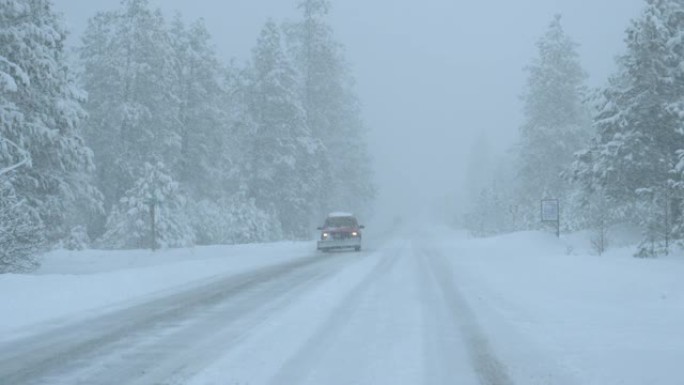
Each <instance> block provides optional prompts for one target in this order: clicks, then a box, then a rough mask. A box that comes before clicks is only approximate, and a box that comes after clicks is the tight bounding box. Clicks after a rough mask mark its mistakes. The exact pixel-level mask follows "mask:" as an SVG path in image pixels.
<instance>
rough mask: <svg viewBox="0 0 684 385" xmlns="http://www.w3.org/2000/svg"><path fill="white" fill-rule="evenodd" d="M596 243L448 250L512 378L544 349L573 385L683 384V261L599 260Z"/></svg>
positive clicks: (506, 243)
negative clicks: (510, 364) (509, 364)
mask: <svg viewBox="0 0 684 385" xmlns="http://www.w3.org/2000/svg"><path fill="white" fill-rule="evenodd" d="M589 244H590V242H589V235H588V234H575V235H571V236H566V237H562V238H561V239H560V240H559V239H556V238H555V237H553V236H551V235H548V234H543V233H534V232H530V233H517V234H510V235H506V236H501V237H495V238H489V239H479V240H470V241H468V242H463V241H462V240H458V239H454V240H447V241H443V242H442V245H441V246H442V247H440V249H441V250H444V252H446V253H449V255H448V257H449V259H450V261H451V263H452V264H453V268H454V274H455V276H456V277H457V279H458V281H459V282H461V287H462V290H463V291H464V293H463V294H464V297H465V298H468V300H469V302H471V306H472V307H473V309H474V310H475V312H476V313H477V315H478V317H479V318H480V320H481V323H482V324H483V325H484V327H485V328H486V329H487V332H488V335H489V336H490V339H491V341H492V342H493V343H494V344H495V345H497V346H498V348H499V349H500V350H501V351H502V352H503V355H505V356H506V355H507V356H508V357H506V358H509V359H504V361H505V362H513V363H516V365H517V366H519V367H517V368H516V367H515V365H513V367H512V368H511V371H512V372H513V373H516V371H517V372H519V373H522V372H525V371H528V373H529V367H528V368H523V367H524V366H529V365H535V363H531V362H525V360H524V359H523V357H525V356H526V355H528V356H529V357H538V356H539V354H537V353H540V352H541V353H542V356H546V357H555V358H554V360H555V361H557V362H556V364H558V365H559V367H560V368H562V369H563V370H564V371H565V373H566V374H567V375H568V378H572V379H573V380H571V381H568V382H569V383H580V384H597V385H598V384H601V385H606V384H634V385H637V384H675V383H679V380H680V378H678V375H676V373H678V372H679V370H678V368H679V366H680V365H681V360H682V358H683V357H684V338H682V336H683V334H682V325H684V279H682V277H684V258H681V257H678V256H671V257H666V258H661V259H649V260H643V259H636V258H633V257H632V255H633V253H634V247H633V246H624V247H620V248H614V249H611V250H609V252H608V253H607V254H604V255H603V256H601V257H599V256H596V255H591V254H590V247H589V246H588V245H589ZM529 341H532V344H530V343H528V342H529ZM532 351H534V352H536V353H535V354H530V352H532ZM537 364H538V363H537ZM538 375H539V376H541V377H543V375H544V373H538ZM549 375H550V373H549ZM556 375H557V373H556V374H554V378H555V376H556ZM527 380H529V378H527ZM553 383H560V381H554V382H553Z"/></svg>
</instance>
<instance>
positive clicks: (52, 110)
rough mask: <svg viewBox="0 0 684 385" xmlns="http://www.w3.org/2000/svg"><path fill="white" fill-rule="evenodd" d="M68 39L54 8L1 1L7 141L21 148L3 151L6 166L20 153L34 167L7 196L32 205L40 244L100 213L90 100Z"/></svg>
mask: <svg viewBox="0 0 684 385" xmlns="http://www.w3.org/2000/svg"><path fill="white" fill-rule="evenodd" d="M65 39H66V31H65V29H64V27H63V25H62V23H61V21H60V19H59V18H58V17H57V16H56V14H55V12H54V11H53V9H52V3H51V2H50V1H48V0H5V1H1V2H0V89H1V92H0V140H2V138H4V139H8V140H10V141H11V142H12V143H14V144H16V146H7V143H8V142H4V143H2V144H0V161H1V162H3V165H7V164H8V163H10V164H11V163H12V162H13V161H15V160H16V159H17V157H18V156H21V155H20V154H19V153H18V152H17V151H20V150H18V149H19V148H20V149H22V150H21V151H25V152H27V153H28V154H29V155H30V167H22V168H19V169H16V170H14V171H13V172H12V175H11V178H10V179H9V180H5V181H3V182H2V183H5V184H6V183H10V184H11V187H6V188H5V192H6V193H7V194H9V195H6V194H3V196H14V197H16V202H15V203H21V204H23V205H25V206H24V207H23V209H24V210H26V211H31V213H30V214H29V216H30V217H31V219H30V220H29V222H30V223H32V225H31V226H37V227H40V228H43V229H44V232H43V233H41V234H35V237H38V238H41V237H43V236H44V237H45V238H46V239H47V240H48V241H49V242H50V243H55V242H57V241H58V240H59V239H61V238H62V237H65V236H66V235H67V234H68V232H69V230H70V229H71V227H72V226H74V225H76V224H79V223H82V222H84V221H85V217H86V216H87V215H88V213H89V212H92V211H97V210H99V207H100V206H99V205H100V201H99V193H98V192H97V190H96V189H95V188H94V187H93V185H92V183H91V180H90V179H91V172H92V171H93V168H94V165H93V161H92V156H93V155H92V152H91V150H90V149H89V148H88V147H87V146H86V145H85V143H84V141H83V140H82V139H81V136H80V124H81V121H82V120H83V118H84V117H85V112H84V110H83V108H82V103H83V101H84V93H83V92H82V91H81V90H80V89H78V88H77V87H76V86H75V85H74V82H73V80H72V77H71V76H72V73H71V71H70V69H69V68H68V67H67V65H66V59H65V53H64V40H65ZM12 147H15V148H12ZM13 199H14V198H13ZM12 204H13V203H12V202H9V203H7V202H5V207H8V206H6V205H9V206H12ZM26 218H27V217H26ZM37 227H33V228H34V229H36V228H37ZM31 239H32V240H33V239H35V238H34V237H31ZM17 242H19V243H21V242H22V241H21V240H17Z"/></svg>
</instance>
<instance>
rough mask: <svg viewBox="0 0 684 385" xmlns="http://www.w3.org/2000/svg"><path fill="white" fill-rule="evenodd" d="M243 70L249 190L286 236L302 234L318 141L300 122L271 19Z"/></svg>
mask: <svg viewBox="0 0 684 385" xmlns="http://www.w3.org/2000/svg"><path fill="white" fill-rule="evenodd" d="M248 76H249V84H248V86H247V87H248V88H247V89H248V90H247V105H248V112H249V115H250V122H251V124H252V132H251V133H250V137H249V138H248V146H249V151H248V153H249V156H250V158H249V160H248V172H249V173H250V174H251V176H252V177H251V180H250V182H249V196H250V197H252V198H254V199H255V202H256V204H257V206H258V207H260V208H261V209H262V210H264V211H267V212H268V211H274V212H275V213H276V214H277V220H279V221H280V223H281V225H282V228H283V231H284V234H285V236H286V237H288V238H292V239H295V238H304V237H307V236H308V235H309V234H310V228H311V223H310V220H311V217H312V209H313V208H314V207H313V206H312V205H311V202H312V200H313V198H314V197H315V194H316V193H317V191H316V190H315V189H314V188H313V187H314V186H316V182H317V180H316V179H315V178H316V176H317V175H316V174H315V173H311V174H310V173H309V171H310V170H309V168H310V166H311V164H312V163H313V162H314V161H315V159H316V157H317V156H318V155H319V153H320V151H321V150H322V145H321V144H320V141H318V140H317V139H314V138H313V137H312V134H311V131H310V130H309V127H308V126H307V124H306V118H305V113H304V110H303V108H302V105H301V101H300V97H299V96H300V94H299V92H298V83H297V77H296V73H295V71H294V70H293V68H292V67H291V65H290V63H289V61H288V60H287V57H286V56H285V53H284V51H283V49H282V40H281V35H280V30H279V28H278V26H277V25H276V24H275V23H274V22H273V21H269V22H267V23H266V25H265V26H264V28H263V30H262V31H261V34H260V36H259V39H258V41H257V45H256V47H255V48H254V50H253V57H252V66H251V68H250V70H249V75H248ZM314 171H315V170H314ZM316 187H317V186H316Z"/></svg>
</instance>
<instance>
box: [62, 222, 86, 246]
mask: <svg viewBox="0 0 684 385" xmlns="http://www.w3.org/2000/svg"><path fill="white" fill-rule="evenodd" d="M89 245H90V236H88V230H87V229H86V228H85V226H76V227H74V228H72V229H71V233H70V234H69V236H68V237H67V238H66V239H65V240H64V242H63V244H62V246H63V247H64V248H65V249H67V250H85V249H87V248H88V246H89Z"/></svg>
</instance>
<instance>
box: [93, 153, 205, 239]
mask: <svg viewBox="0 0 684 385" xmlns="http://www.w3.org/2000/svg"><path fill="white" fill-rule="evenodd" d="M185 204H186V201H185V197H184V196H183V194H182V192H181V191H180V189H179V187H178V183H176V182H175V181H174V180H173V178H172V177H171V176H170V175H169V173H168V171H167V170H166V168H165V167H164V165H163V164H162V163H160V162H158V163H156V164H154V165H153V164H150V163H145V165H144V169H143V176H142V177H141V178H139V179H138V180H137V181H136V182H135V185H134V186H133V188H131V189H130V190H128V191H127V192H126V195H125V196H124V197H123V198H121V201H120V202H119V204H118V205H117V206H116V207H114V209H113V210H112V213H111V214H110V216H109V218H108V219H107V226H106V232H105V234H104V236H103V237H102V244H103V246H106V247H113V248H143V247H149V246H151V245H152V244H153V239H154V242H155V244H154V247H155V248H157V247H161V248H166V247H185V246H191V245H193V244H194V238H195V237H194V232H193V231H192V228H191V226H190V223H189V220H188V218H187V215H186V211H185V209H186V207H185ZM153 219H154V234H153V232H152V227H153V222H152V221H153Z"/></svg>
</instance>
